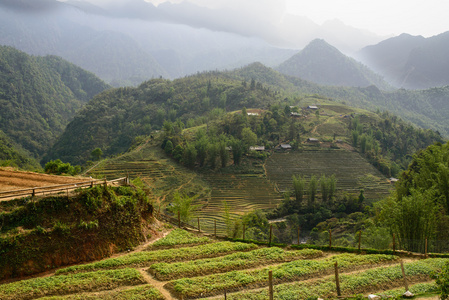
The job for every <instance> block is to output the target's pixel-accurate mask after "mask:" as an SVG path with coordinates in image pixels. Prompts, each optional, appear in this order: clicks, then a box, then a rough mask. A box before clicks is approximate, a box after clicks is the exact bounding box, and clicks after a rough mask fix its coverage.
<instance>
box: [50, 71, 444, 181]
mask: <svg viewBox="0 0 449 300" xmlns="http://www.w3.org/2000/svg"><path fill="white" fill-rule="evenodd" d="M272 72H274V71H272ZM270 74H271V73H269V75H267V76H266V78H267V80H268V79H273V78H276V77H275V76H270ZM275 74H276V72H274V73H273V75H275ZM229 75H230V73H221V72H210V73H204V74H199V75H195V76H190V77H186V78H183V79H177V80H174V81H170V80H164V79H153V80H150V81H147V82H144V83H142V84H141V85H140V86H139V87H137V88H132V87H128V88H119V89H114V90H110V91H107V92H104V93H102V94H100V95H98V96H96V97H95V98H94V99H93V100H92V101H90V102H89V103H88V104H87V105H86V106H85V107H84V108H83V109H82V110H80V112H79V113H78V114H77V115H76V117H75V118H74V120H73V121H72V122H70V124H69V125H68V126H67V129H66V130H65V131H64V133H63V134H62V136H61V137H60V138H59V139H58V141H57V142H56V144H55V145H54V147H53V148H52V149H51V151H50V152H49V153H48V155H47V156H46V157H45V158H44V160H45V161H49V160H53V159H57V158H59V159H61V160H63V161H65V162H70V163H72V164H80V163H85V162H86V161H88V160H93V159H97V158H98V157H95V155H94V154H93V153H92V151H94V150H95V149H96V148H99V149H101V150H102V153H103V154H104V155H106V156H110V155H116V154H118V153H122V152H125V151H127V150H128V149H129V147H131V146H132V145H133V143H134V144H135V143H138V142H139V141H141V140H142V137H140V136H147V135H155V136H156V135H157V133H154V131H155V130H161V129H162V130H163V131H164V137H165V139H164V142H163V145H162V146H163V147H166V146H167V145H166V143H167V142H168V141H170V144H171V146H170V147H171V149H170V150H166V152H167V153H169V154H172V150H173V155H174V156H175V157H177V158H175V159H176V160H178V161H182V162H183V163H184V164H185V165H186V166H189V167H194V166H195V165H196V164H198V165H199V166H200V167H203V166H205V165H210V163H212V168H213V169H214V168H215V167H216V159H217V158H216V157H217V156H218V153H219V152H220V149H222V148H224V147H226V146H232V149H233V151H232V152H233V160H234V163H237V164H238V161H239V160H240V158H239V157H241V156H242V155H244V154H246V152H247V149H248V148H249V147H250V146H255V145H263V146H266V147H267V149H270V148H273V147H275V146H276V145H278V144H279V143H282V142H290V143H292V145H295V147H300V143H301V142H304V141H305V140H306V139H307V138H308V137H311V136H313V137H318V138H321V139H323V140H325V141H333V140H335V139H336V137H341V138H343V139H344V140H345V141H346V142H347V143H349V144H353V145H354V147H361V149H360V150H361V152H362V153H363V154H365V155H366V158H367V159H368V160H369V161H370V162H371V163H372V164H373V165H375V166H376V167H377V168H378V169H379V170H381V171H382V172H383V173H384V174H385V175H387V176H389V175H391V174H394V175H395V174H397V172H398V171H399V170H400V169H404V168H406V167H407V165H408V159H407V156H410V155H412V154H413V153H414V152H415V151H418V150H420V149H422V148H424V147H426V146H428V145H429V144H432V143H433V142H435V141H442V139H441V137H440V136H439V135H438V134H437V133H435V132H433V131H429V130H422V129H417V128H414V127H413V126H411V125H409V124H407V123H405V122H403V121H401V120H400V119H398V118H397V117H395V116H392V115H390V114H387V113H381V112H379V113H378V114H373V113H368V112H367V111H358V110H356V109H352V108H350V107H347V106H341V107H340V104H337V103H336V102H335V101H333V100H330V99H326V98H323V97H320V96H317V95H315V96H301V97H300V96H291V95H290V96H289V94H285V93H281V92H277V91H275V92H274V91H272V90H271V89H270V88H268V87H266V86H264V85H262V84H261V83H260V82H258V81H256V80H254V79H252V80H249V81H247V80H235V79H232V78H230V77H229ZM282 78H283V77H282V76H280V77H279V78H278V79H280V80H282ZM284 81H285V79H284ZM306 84H307V83H306ZM310 104H321V110H320V111H317V112H312V111H303V108H304V107H305V106H307V105H310ZM246 108H248V109H250V108H251V109H256V110H255V112H254V114H256V115H258V116H259V117H255V116H245V115H246V114H247V112H246ZM235 110H242V111H243V112H237V113H228V114H226V112H232V111H235ZM331 111H332V115H330V112H331ZM251 112H253V111H252V110H251ZM291 113H295V114H297V116H298V117H292V115H291ZM242 114H243V115H242ZM343 114H346V116H344V115H343ZM321 115H322V116H321ZM293 116H294V115H293ZM350 120H352V121H350ZM327 122H330V123H329V124H327ZM324 123H326V124H325V125H324ZM200 125H206V126H204V128H203V129H201V128H200V129H201V130H198V128H199V127H198V126H200ZM321 125H323V126H321ZM329 126H330V127H329ZM192 127H196V129H194V130H191V131H189V134H188V135H187V136H186V135H185V134H183V133H182V132H183V129H184V128H192ZM189 135H190V137H189ZM362 141H363V143H364V144H363V146H362ZM239 149H240V150H241V151H240V152H239V153H238V152H237V150H239ZM176 151H177V152H176ZM211 151H213V153H215V154H210V153H212V152H211ZM175 152H176V153H177V154H176V153H175ZM190 152H192V153H191V154H192V156H193V158H188V157H187V156H188V154H187V153H190ZM193 153H194V154H193ZM197 155H198V157H196V156H197ZM211 155H212V159H211V160H208V157H209V156H211ZM224 165H226V163H224Z"/></svg>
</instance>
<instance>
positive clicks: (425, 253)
mask: <svg viewBox="0 0 449 300" xmlns="http://www.w3.org/2000/svg"><path fill="white" fill-rule="evenodd" d="M424 251H425V252H424V255H425V258H427V238H426V248H425V250H424Z"/></svg>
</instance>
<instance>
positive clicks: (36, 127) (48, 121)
mask: <svg viewBox="0 0 449 300" xmlns="http://www.w3.org/2000/svg"><path fill="white" fill-rule="evenodd" d="M108 88H109V86H108V85H107V84H105V83H104V82H103V81H101V80H100V79H98V78H97V77H95V75H93V74H92V73H89V72H87V71H84V70H82V69H81V68H79V67H77V66H74V65H73V64H70V63H68V62H66V61H64V60H63V59H61V58H59V57H55V56H46V57H35V56H29V55H27V54H25V53H24V52H21V51H18V50H16V49H14V48H12V47H6V46H0V107H1V110H0V130H2V131H3V132H4V133H5V134H6V136H8V138H9V139H10V140H11V141H13V142H14V143H15V144H18V145H20V147H22V148H23V149H25V150H26V151H28V152H29V154H30V155H31V156H32V157H34V158H38V157H39V156H41V155H42V154H43V153H44V152H45V151H46V150H47V149H48V148H49V147H50V145H52V144H53V142H54V141H55V139H56V137H57V136H58V135H59V134H60V133H62V131H63V130H64V129H65V126H66V125H67V123H68V122H69V120H70V119H71V118H72V117H73V115H74V114H75V112H76V111H77V110H79V109H80V108H81V107H82V105H83V104H85V103H86V102H87V101H89V100H90V99H91V98H92V97H93V96H94V95H95V94H98V93H100V92H102V91H104V90H105V89H108Z"/></svg>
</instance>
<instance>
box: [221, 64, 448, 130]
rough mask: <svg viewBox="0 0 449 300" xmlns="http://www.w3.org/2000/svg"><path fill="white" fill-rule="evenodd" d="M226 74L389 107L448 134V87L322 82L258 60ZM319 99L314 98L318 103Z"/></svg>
mask: <svg viewBox="0 0 449 300" xmlns="http://www.w3.org/2000/svg"><path fill="white" fill-rule="evenodd" d="M228 74H229V76H232V77H234V78H239V79H241V80H248V79H249V80H251V79H255V80H256V81H258V82H260V83H262V84H264V85H267V87H269V88H270V89H272V90H276V91H277V90H279V91H285V92H288V94H290V95H296V96H306V95H320V96H321V97H324V98H330V99H334V100H337V101H339V102H342V103H346V104H347V105H351V106H354V107H359V108H363V109H368V110H371V111H376V110H382V111H389V112H391V113H393V114H396V115H397V116H399V117H401V118H403V119H404V120H406V121H409V122H411V123H413V124H415V125H416V126H419V127H422V128H429V129H433V130H435V131H438V132H439V133H441V135H442V136H444V137H448V136H449V122H448V120H449V114H448V112H447V110H446V107H447V106H445V105H444V103H447V101H449V87H448V86H445V87H439V88H431V89H427V90H419V91H413V90H404V89H399V90H393V91H383V90H381V89H379V88H377V87H376V86H368V87H364V88H360V87H357V88H356V87H336V86H323V85H318V84H316V83H312V82H309V81H306V80H304V79H301V78H297V77H294V76H287V75H283V74H280V73H279V72H276V71H274V70H273V69H271V68H268V67H266V66H263V65H262V64H260V63H255V64H251V65H248V66H246V67H243V68H240V69H236V70H233V71H230V72H228ZM319 102H320V100H318V101H317V103H319Z"/></svg>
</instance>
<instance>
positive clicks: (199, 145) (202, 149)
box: [195, 136, 209, 167]
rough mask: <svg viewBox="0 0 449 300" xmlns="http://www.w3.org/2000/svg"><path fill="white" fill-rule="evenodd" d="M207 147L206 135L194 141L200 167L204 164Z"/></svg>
mask: <svg viewBox="0 0 449 300" xmlns="http://www.w3.org/2000/svg"><path fill="white" fill-rule="evenodd" d="M208 148H209V140H208V138H207V136H202V137H201V138H200V139H199V140H197V141H196V143H195V149H196V152H197V158H198V163H199V164H200V167H202V166H204V162H205V161H206V158H207V150H208Z"/></svg>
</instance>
